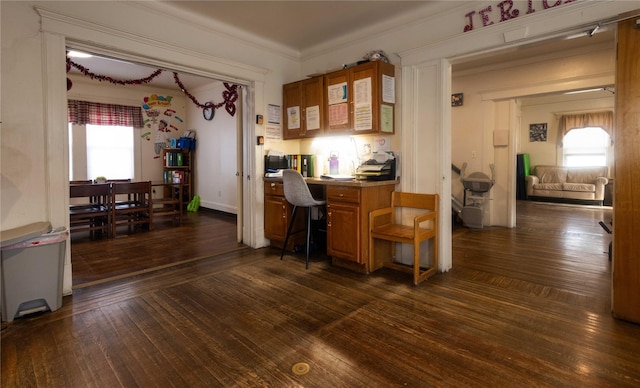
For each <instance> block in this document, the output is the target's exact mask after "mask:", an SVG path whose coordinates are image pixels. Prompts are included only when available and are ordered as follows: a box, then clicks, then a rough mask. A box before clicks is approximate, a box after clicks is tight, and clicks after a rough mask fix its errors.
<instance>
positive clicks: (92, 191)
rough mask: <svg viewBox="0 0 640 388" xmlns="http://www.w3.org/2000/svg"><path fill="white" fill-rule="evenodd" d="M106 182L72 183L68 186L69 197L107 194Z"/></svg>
mask: <svg viewBox="0 0 640 388" xmlns="http://www.w3.org/2000/svg"><path fill="white" fill-rule="evenodd" d="M109 190H110V189H109V185H107V184H93V183H87V184H73V185H70V186H69V198H85V197H86V198H98V197H105V196H109V193H110V191H109Z"/></svg>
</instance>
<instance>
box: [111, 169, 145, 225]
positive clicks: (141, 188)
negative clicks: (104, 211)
mask: <svg viewBox="0 0 640 388" xmlns="http://www.w3.org/2000/svg"><path fill="white" fill-rule="evenodd" d="M152 206H153V205H152V200H151V181H147V182H129V183H127V182H115V183H111V209H112V212H113V214H112V216H111V218H112V235H113V236H114V237H115V236H116V234H117V228H118V227H119V226H127V227H128V229H129V232H131V231H132V230H133V228H134V227H136V228H137V227H140V226H143V225H146V226H147V228H148V229H151V228H152V225H153V224H152V216H153V212H152Z"/></svg>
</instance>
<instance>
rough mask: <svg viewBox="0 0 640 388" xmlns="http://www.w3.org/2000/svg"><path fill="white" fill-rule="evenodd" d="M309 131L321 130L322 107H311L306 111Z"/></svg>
mask: <svg viewBox="0 0 640 388" xmlns="http://www.w3.org/2000/svg"><path fill="white" fill-rule="evenodd" d="M306 114H307V117H306V119H307V130H312V129H320V107H319V106H318V105H315V106H309V107H307V109H306Z"/></svg>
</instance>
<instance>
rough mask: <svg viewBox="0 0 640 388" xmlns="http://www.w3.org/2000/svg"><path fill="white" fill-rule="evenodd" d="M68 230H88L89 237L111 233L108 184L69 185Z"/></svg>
mask: <svg viewBox="0 0 640 388" xmlns="http://www.w3.org/2000/svg"><path fill="white" fill-rule="evenodd" d="M69 198H70V202H71V203H70V204H69V224H70V225H69V231H70V232H72V233H73V232H78V231H89V234H90V237H91V238H94V237H96V236H99V235H102V234H104V235H105V236H110V235H111V209H110V205H111V191H110V188H109V185H108V184H91V183H89V184H72V185H70V186H69Z"/></svg>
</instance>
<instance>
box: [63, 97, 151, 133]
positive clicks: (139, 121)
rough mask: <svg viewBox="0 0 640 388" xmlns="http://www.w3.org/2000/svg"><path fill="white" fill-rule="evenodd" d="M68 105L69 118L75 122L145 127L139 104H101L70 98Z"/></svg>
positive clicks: (71, 121)
mask: <svg viewBox="0 0 640 388" xmlns="http://www.w3.org/2000/svg"><path fill="white" fill-rule="evenodd" d="M67 106H68V109H67V111H68V120H69V122H70V123H73V124H79V125H85V124H92V125H115V126H122V127H138V128H141V127H144V119H143V117H142V109H141V108H140V107H139V106H128V105H117V104H101V103H97V102H89V101H79V100H68V101H67Z"/></svg>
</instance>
